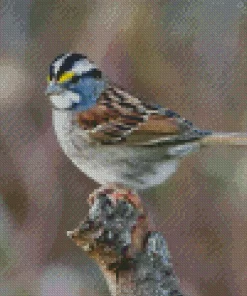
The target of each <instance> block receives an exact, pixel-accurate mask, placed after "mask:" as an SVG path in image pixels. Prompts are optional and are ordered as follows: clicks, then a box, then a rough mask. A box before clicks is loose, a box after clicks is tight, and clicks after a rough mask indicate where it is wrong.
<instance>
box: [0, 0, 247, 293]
mask: <svg viewBox="0 0 247 296" xmlns="http://www.w3.org/2000/svg"><path fill="white" fill-rule="evenodd" d="M246 37H247V1H244V0H242V1H241V0H217V1H214V0H164V1H162V0H159V1H158V0H156V1H155V0H153V1H151V0H147V1H145V0H143V1H142V0H122V1H121V0H120V1H113V0H88V1H87V0H73V1H72V0H42V1H40V0H25V1H22V0H1V1H0V193H1V197H0V295H3V296H89V295H90V296H102V295H106V296H108V295H109V292H108V289H107V286H106V284H105V282H104V278H103V276H102V274H101V273H100V271H99V270H98V267H97V265H96V264H95V263H94V262H93V261H92V260H90V259H89V258H88V257H87V256H86V255H85V254H84V253H83V252H82V251H81V250H80V249H79V248H77V247H76V246H75V245H74V244H73V243H72V242H71V241H70V240H69V239H68V238H67V237H66V231H67V230H71V229H73V228H74V227H75V226H77V224H78V222H79V221H80V220H81V219H82V218H83V217H84V215H85V214H86V213H87V211H88V207H87V204H86V197H87V196H88V194H89V193H90V192H91V191H92V190H93V189H94V188H96V187H97V186H98V184H96V183H94V182H93V181H92V180H90V179H89V178H87V177H86V176H84V175H83V174H82V173H79V171H78V170H77V168H75V167H74V166H73V165H72V164H71V163H70V161H69V160H68V159H67V158H66V156H65V155H64V154H63V153H62V151H61V149H60V147H59V145H58V143H57V141H56V138H55V136H54V132H53V129H52V124H51V108H50V106H49V102H48V99H47V98H46V97H45V96H44V90H45V87H46V76H47V73H48V66H49V63H50V61H51V60H52V59H53V58H54V57H55V56H56V55H58V54H60V53H63V52H67V51H75V52H81V53H86V54H87V55H88V56H89V57H90V59H91V60H94V61H95V62H96V63H97V64H98V65H99V66H100V67H101V68H102V69H103V70H104V72H105V73H106V74H107V75H108V76H109V77H110V78H111V79H112V80H113V81H114V82H116V83H118V84H119V85H121V86H122V87H124V88H126V89H128V90H129V91H131V92H132V93H133V94H136V95H138V96H141V97H143V98H148V99H149V100H151V101H154V102H157V103H160V104H162V105H164V106H167V107H170V108H172V109H174V110H176V111H177V112H179V113H181V114H182V115H183V116H184V117H186V118H188V119H190V120H192V121H193V122H194V123H195V124H196V125H197V126H199V127H201V128H205V129H212V130H217V131H242V132H245V131H246V129H247V102H246V91H247V82H246V81H247V38H246ZM246 178H247V147H245V146H236V147H226V146H224V147H219V146H212V147H205V148H203V149H201V150H200V151H199V152H196V153H193V154H191V155H189V156H188V157H185V158H184V159H182V160H181V162H180V166H179V168H178V170H177V172H176V174H174V175H173V176H172V177H171V178H170V179H169V180H168V181H167V182H166V183H165V184H162V185H160V186H159V187H158V188H156V190H155V194H153V193H154V190H153V191H152V194H148V193H146V194H144V196H143V200H144V202H145V204H146V206H147V207H148V209H149V210H150V215H151V216H152V217H153V219H154V222H155V223H156V224H157V225H158V228H157V229H158V230H160V231H162V232H163V233H164V235H165V237H166V239H167V241H168V245H169V247H170V251H171V254H172V257H173V264H174V267H175V270H176V273H177V275H178V276H179V278H180V280H181V287H182V289H183V291H185V292H186V293H187V294H188V295H191V296H212V295H218V296H230V295H231V296H240V295H241V296H246V295H247V259H246V258H247V183H246Z"/></svg>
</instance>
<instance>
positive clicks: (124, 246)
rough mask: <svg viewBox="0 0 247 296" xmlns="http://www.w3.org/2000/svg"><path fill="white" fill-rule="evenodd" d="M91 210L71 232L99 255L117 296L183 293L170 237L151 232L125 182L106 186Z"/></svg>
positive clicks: (92, 199) (92, 198) (96, 195)
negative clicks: (169, 246)
mask: <svg viewBox="0 0 247 296" xmlns="http://www.w3.org/2000/svg"><path fill="white" fill-rule="evenodd" d="M88 202H89V206H90V207H89V213H88V215H87V217H86V218H85V220H84V221H83V222H81V223H80V224H79V226H78V227H77V228H76V229H75V230H73V231H68V236H69V237H70V238H71V239H72V240H73V241H74V242H75V243H76V244H77V245H78V246H80V247H81V248H82V249H83V250H84V251H86V252H87V253H88V255H89V256H90V257H92V258H94V259H95V260H96V261H97V263H98V265H99V267H100V269H101V270H102V271H103V273H104V276H105V278H106V280H107V283H108V286H109V289H110V292H111V294H112V295H114V296H120V295H128V296H150V295H152V296H182V293H181V292H180V290H179V286H178V279H177V277H176V275H175V273H174V270H173V267H172V264H171V262H170V255H169V251H168V248H167V245H166V241H165V239H164V238H163V236H162V235H161V234H160V233H159V232H155V231H150V230H149V225H148V224H149V223H148V217H147V215H146V213H145V212H144V209H143V206H142V203H141V200H140V198H139V196H138V195H137V194H136V193H135V192H133V191H132V190H130V189H126V188H123V187H122V186H120V185H110V186H105V187H104V186H102V187H100V188H99V189H97V190H95V191H94V192H93V193H92V194H91V195H90V196H89V199H88Z"/></svg>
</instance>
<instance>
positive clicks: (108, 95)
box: [78, 87, 190, 144]
mask: <svg viewBox="0 0 247 296" xmlns="http://www.w3.org/2000/svg"><path fill="white" fill-rule="evenodd" d="M167 110H168V111H170V110H169V109H165V108H161V107H160V106H156V105H150V104H147V103H144V102H142V101H141V100H140V99H138V98H136V97H133V96H131V95H130V94H128V93H126V92H124V91H123V90H121V89H119V88H116V87H109V88H108V89H107V90H106V91H105V92H103V93H102V94H101V96H100V98H99V100H98V102H97V105H96V106H95V107H93V108H91V109H90V110H88V111H83V112H80V113H79V114H78V123H79V126H80V127H81V128H83V129H85V130H88V131H89V134H90V136H91V137H92V138H93V139H95V140H98V141H101V142H102V143H111V144H112V143H120V142H129V143H135V144H136V143H141V142H145V143H146V142H147V141H150V140H155V139H158V138H160V137H163V138H164V136H171V135H173V136H174V135H179V134H181V133H183V128H185V125H182V124H181V120H179V119H178V117H175V116H169V115H168V114H169V112H166V111H167ZM166 113H167V114H166ZM173 114H176V113H175V112H174V113H173ZM189 128H190V127H189V126H188V125H186V128H185V129H187V130H188V129H189Z"/></svg>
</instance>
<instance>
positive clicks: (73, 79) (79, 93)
mask: <svg viewBox="0 0 247 296" xmlns="http://www.w3.org/2000/svg"><path fill="white" fill-rule="evenodd" d="M47 80H48V85H47V89H46V95H48V96H49V97H50V100H51V103H52V105H53V107H54V108H56V109H79V110H87V109H89V108H91V107H93V106H94V105H95V104H96V100H97V98H98V97H99V95H100V93H101V92H102V91H103V90H104V87H105V81H104V79H103V77H102V73H101V71H100V70H99V69H97V68H96V66H95V64H94V63H93V62H91V61H89V60H88V59H87V57H86V56H84V55H82V54H78V53H67V54H61V55H59V56H57V57H56V58H55V59H54V60H53V61H52V62H51V64H50V70H49V75H48V79H47Z"/></svg>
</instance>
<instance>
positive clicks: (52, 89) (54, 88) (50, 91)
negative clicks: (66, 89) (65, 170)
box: [45, 82, 63, 96]
mask: <svg viewBox="0 0 247 296" xmlns="http://www.w3.org/2000/svg"><path fill="white" fill-rule="evenodd" d="M62 92H63V89H62V87H60V86H59V85H57V84H56V83H54V82H50V84H49V85H48V86H47V88H46V91H45V94H46V95H47V96H49V95H58V94H60V93H62Z"/></svg>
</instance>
